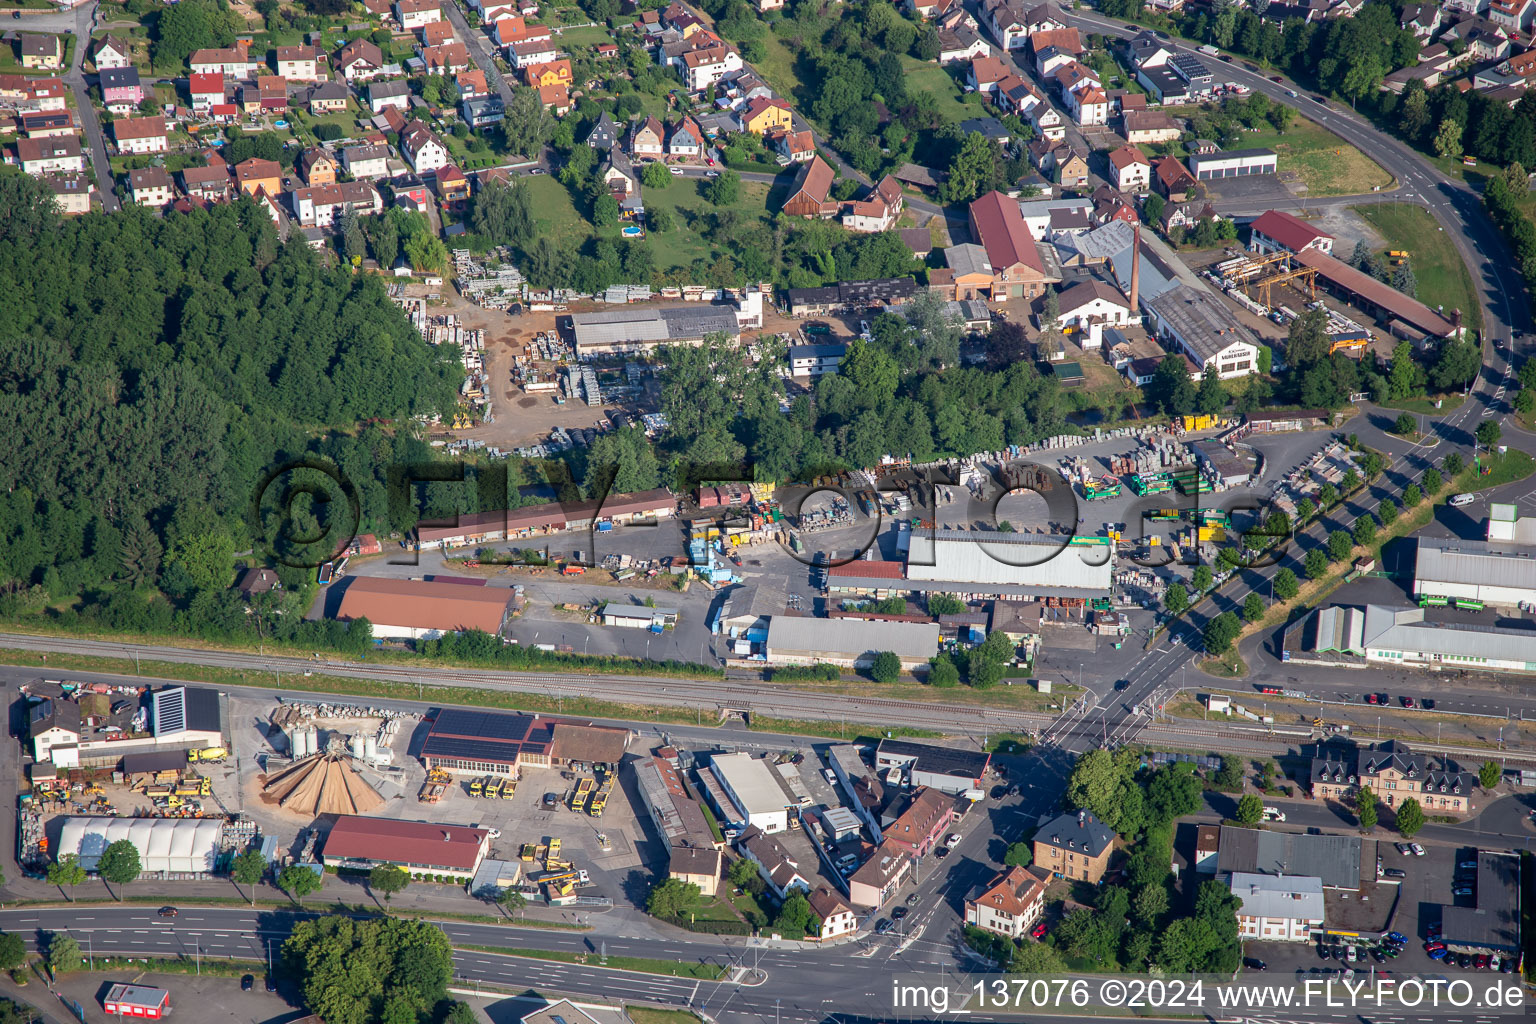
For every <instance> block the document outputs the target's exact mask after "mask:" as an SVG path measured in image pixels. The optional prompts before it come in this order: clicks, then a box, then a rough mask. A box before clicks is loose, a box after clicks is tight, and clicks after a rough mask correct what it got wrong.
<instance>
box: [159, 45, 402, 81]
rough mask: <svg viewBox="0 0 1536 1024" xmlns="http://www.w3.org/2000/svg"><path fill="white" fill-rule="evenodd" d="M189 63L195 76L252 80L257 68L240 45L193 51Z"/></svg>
mask: <svg viewBox="0 0 1536 1024" xmlns="http://www.w3.org/2000/svg"><path fill="white" fill-rule="evenodd" d="M375 49H377V47H375ZM187 63H188V64H190V65H191V67H192V73H193V74H194V75H197V74H211V73H214V72H217V73H218V74H221V75H223V76H224V77H225V78H251V77H252V76H254V75H255V74H256V68H257V62H256V61H254V60H252V59H251V54H250V51H249V50H247V49H246V48H245V47H243V46H239V45H236V46H231V47H227V48H225V49H208V50H193V51H192V56H191V57H189V58H188V59H187Z"/></svg>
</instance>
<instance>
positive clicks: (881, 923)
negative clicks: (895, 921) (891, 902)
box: [875, 917, 891, 935]
mask: <svg viewBox="0 0 1536 1024" xmlns="http://www.w3.org/2000/svg"><path fill="white" fill-rule="evenodd" d="M890 930H891V921H890V919H889V918H885V917H882V918H881V919H880V920H878V921H876V922H875V934H876V935H884V934H885V933H886V932H888V931H890Z"/></svg>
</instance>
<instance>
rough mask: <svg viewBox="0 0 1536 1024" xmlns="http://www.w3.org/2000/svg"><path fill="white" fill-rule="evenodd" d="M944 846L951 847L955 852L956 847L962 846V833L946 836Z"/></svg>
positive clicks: (952, 833)
mask: <svg viewBox="0 0 1536 1024" xmlns="http://www.w3.org/2000/svg"><path fill="white" fill-rule="evenodd" d="M944 845H945V846H947V847H949V848H950V849H951V850H953V849H954V848H955V847H957V846H959V845H960V833H959V832H951V833H950V834H949V835H947V836H945V837H944Z"/></svg>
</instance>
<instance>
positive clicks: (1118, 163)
mask: <svg viewBox="0 0 1536 1024" xmlns="http://www.w3.org/2000/svg"><path fill="white" fill-rule="evenodd" d="M1109 176H1110V180H1111V181H1113V182H1114V183H1115V187H1116V188H1118V189H1119V190H1120V191H1122V192H1135V191H1138V190H1140V189H1144V188H1146V187H1147V185H1148V183H1149V182H1150V181H1151V180H1152V162H1151V161H1150V160H1148V159H1147V157H1146V155H1145V154H1144V153H1142V151H1141V150H1139V149H1137V148H1136V147H1135V146H1131V145H1125V146H1121V147H1120V148H1119V149H1116V150H1113V151H1111V152H1110V154H1109Z"/></svg>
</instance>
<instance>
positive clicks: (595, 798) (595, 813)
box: [587, 778, 613, 818]
mask: <svg viewBox="0 0 1536 1024" xmlns="http://www.w3.org/2000/svg"><path fill="white" fill-rule="evenodd" d="M612 792H613V780H612V779H611V778H607V779H604V780H603V784H602V785H601V786H598V787H597V792H596V793H593V794H592V800H591V801H590V802H589V803H588V804H587V813H588V814H589V815H591V816H592V817H594V818H601V817H602V816H603V809H604V808H605V807H607V806H608V794H609V793H612Z"/></svg>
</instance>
